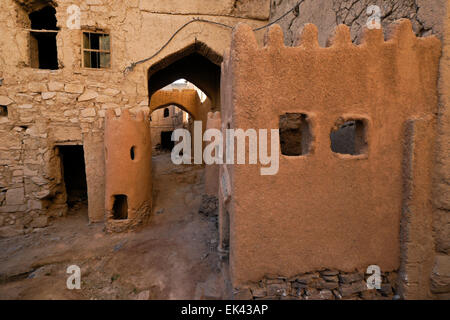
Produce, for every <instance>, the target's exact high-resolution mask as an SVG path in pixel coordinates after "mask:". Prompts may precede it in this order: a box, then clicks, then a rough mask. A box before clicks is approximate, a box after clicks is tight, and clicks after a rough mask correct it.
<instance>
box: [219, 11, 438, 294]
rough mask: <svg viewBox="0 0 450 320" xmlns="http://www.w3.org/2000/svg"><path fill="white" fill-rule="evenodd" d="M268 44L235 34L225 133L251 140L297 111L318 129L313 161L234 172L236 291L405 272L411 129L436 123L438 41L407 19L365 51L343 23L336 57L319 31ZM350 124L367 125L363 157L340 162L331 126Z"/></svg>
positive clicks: (426, 170)
mask: <svg viewBox="0 0 450 320" xmlns="http://www.w3.org/2000/svg"><path fill="white" fill-rule="evenodd" d="M265 43H266V44H265V46H264V47H260V46H258V44H257V42H256V39H255V35H254V33H253V32H252V31H251V29H250V27H248V26H246V25H239V26H238V27H237V28H236V30H235V31H234V33H233V38H232V42H231V50H230V53H229V57H225V58H224V63H223V74H222V91H224V92H223V95H222V103H221V104H222V110H223V113H222V128H224V127H226V126H227V123H228V122H229V123H230V126H231V128H242V129H244V130H245V129H248V128H267V129H278V125H279V116H280V115H283V114H285V113H295V112H298V113H303V114H306V115H307V116H308V118H309V119H310V128H311V134H312V142H311V147H310V151H309V154H307V155H304V156H284V155H280V159H279V160H280V167H279V171H278V173H277V174H276V175H273V176H261V175H260V171H259V169H260V166H259V165H246V166H245V165H234V166H233V168H232V169H231V170H229V173H230V181H231V194H232V196H231V200H230V202H229V204H228V205H227V207H228V209H229V214H230V248H231V251H230V267H231V274H232V278H233V284H234V285H235V286H239V285H242V284H244V283H246V282H247V281H257V280H259V279H261V278H262V277H263V276H264V275H265V274H276V275H282V276H286V277H291V276H294V275H296V274H299V273H304V272H311V271H315V270H321V269H323V268H328V269H337V270H341V271H344V272H350V271H353V270H355V269H365V268H367V267H368V266H369V265H371V264H377V265H379V266H380V267H381V270H382V271H383V272H390V271H395V270H398V269H399V267H400V222H401V219H402V210H405V207H406V205H405V203H404V202H405V200H404V198H405V189H404V183H405V178H404V174H403V170H404V162H405V161H406V160H405V159H407V158H408V157H411V156H412V155H411V154H410V153H411V152H409V153H408V151H407V150H408V149H407V148H406V146H405V142H406V138H405V135H406V123H407V121H413V120H414V119H416V120H417V121H419V120H420V121H422V122H424V123H426V124H427V125H426V127H427V126H433V125H434V121H435V119H434V114H435V112H436V110H437V102H438V97H437V89H436V81H437V74H438V63H439V57H440V42H439V40H438V39H436V38H435V37H429V38H416V37H415V35H414V33H413V31H412V28H411V23H410V21H409V20H402V21H401V22H400V23H398V24H397V25H396V28H395V30H394V31H393V32H392V33H391V38H390V39H389V40H388V41H384V39H383V33H382V30H372V31H368V32H367V33H365V35H364V41H363V43H362V44H361V45H359V46H356V45H354V44H352V42H351V37H350V32H349V29H348V27H346V26H344V25H340V26H338V27H337V28H336V30H335V34H334V36H333V37H332V41H331V42H330V44H331V46H330V47H328V48H323V47H320V46H319V44H318V41H317V28H316V27H315V26H314V25H307V26H306V27H305V28H304V30H303V33H302V35H301V37H300V38H299V42H297V43H296V46H295V47H285V46H284V39H283V33H282V30H281V28H280V27H279V26H273V27H271V29H270V31H269V32H268V33H267V35H266V39H265ZM351 119H354V120H361V121H363V122H364V123H365V124H366V141H367V151H366V153H365V154H362V155H356V156H352V155H342V154H337V153H333V152H332V151H331V149H330V132H331V130H332V128H333V127H334V126H335V125H336V123H338V122H339V121H340V122H342V121H343V120H344V121H346V120H351ZM417 130H419V131H420V132H421V135H420V137H418V138H416V139H415V138H413V139H414V142H415V143H417V144H418V145H420V146H421V148H422V147H423V148H424V150H428V149H427V148H432V147H433V144H432V143H429V142H430V141H434V138H435V137H434V131H433V130H421V129H420V128H419V129H417ZM424 141H427V143H426V144H425V145H423V142H424ZM405 150H406V151H405ZM431 150H432V149H431ZM427 152H428V151H427ZM431 165H432V164H431V163H430V162H426V161H423V162H421V165H420V166H415V167H414V169H412V170H413V174H414V179H413V182H412V184H413V186H421V187H420V188H421V193H420V197H423V199H424V200H423V201H420V200H417V198H415V197H414V196H412V197H411V199H412V201H415V200H417V205H418V206H419V207H415V209H417V210H421V211H423V213H422V214H425V215H430V214H431V207H430V205H429V204H428V202H427V201H428V200H427V199H429V197H428V196H427V195H430V194H431V182H430V181H431V170H430V167H431ZM414 170H417V171H414ZM221 171H222V170H221ZM250 185H251V187H250ZM420 199H422V198H420Z"/></svg>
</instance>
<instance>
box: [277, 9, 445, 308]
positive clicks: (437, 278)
mask: <svg viewBox="0 0 450 320" xmlns="http://www.w3.org/2000/svg"><path fill="white" fill-rule="evenodd" d="M297 2H298V1H296V0H273V1H271V13H270V19H271V20H274V19H276V18H277V17H279V16H280V15H281V14H283V13H284V12H285V11H286V10H288V9H290V8H291V7H292V6H294V5H295V4H296V3H297ZM372 4H374V5H378V6H379V7H380V9H381V25H382V26H383V29H384V30H385V31H384V33H385V36H386V33H387V31H388V30H389V26H390V24H391V23H392V22H393V21H395V20H396V19H400V18H408V19H410V20H411V23H412V28H413V31H414V33H415V34H416V35H417V36H428V35H430V34H433V35H436V36H437V37H438V38H439V39H441V40H442V41H443V44H444V45H443V51H442V58H441V62H440V79H439V100H440V103H439V109H438V127H437V133H438V135H437V139H436V149H435V153H434V156H433V157H434V158H433V161H434V162H435V164H436V166H435V169H434V174H435V177H434V183H433V210H434V211H433V231H434V232H427V233H426V234H425V235H422V236H420V237H424V238H428V240H427V241H430V239H432V238H433V237H434V242H435V246H434V247H435V248H430V247H428V248H426V250H431V251H433V250H436V257H435V263H434V271H433V272H432V279H431V283H430V279H429V277H427V279H425V278H422V279H421V280H419V279H420V278H421V277H420V276H418V274H419V273H422V272H423V267H422V266H421V263H422V262H423V261H422V262H421V258H417V255H419V256H420V254H419V252H415V254H412V257H413V258H412V259H411V260H408V261H409V262H408V263H406V262H405V266H406V265H408V266H409V268H410V270H415V271H411V272H412V273H411V274H410V275H409V277H408V278H409V282H410V283H411V290H409V295H410V297H411V298H414V297H425V296H429V294H428V291H429V290H430V286H431V290H432V293H433V297H434V298H447V299H448V294H449V293H448V292H450V255H449V252H450V251H449V248H450V215H449V214H448V212H449V210H450V205H449V192H450V180H449V177H448V172H450V167H449V165H448V163H449V161H448V157H449V153H448V149H449V148H448V145H449V143H448V139H449V128H450V125H449V121H448V120H447V118H448V106H447V105H448V103H447V101H446V100H447V97H448V93H447V88H448V87H449V84H448V80H447V79H446V78H447V77H446V74H447V73H448V72H447V69H448V68H449V63H448V52H447V49H446V43H447V42H448V38H449V37H450V33H449V29H448V24H449V17H448V15H449V1H448V0H398V1H382V0H376V1H368V0H367V1H366V0H363V1H347V0H333V1H328V0H319V1H316V0H314V1H312V0H304V1H302V3H301V5H300V7H299V10H298V11H295V12H294V13H292V14H289V15H288V16H287V17H286V18H285V19H283V20H282V21H280V22H279V23H280V25H281V27H282V29H283V31H284V33H285V43H286V44H287V45H291V44H292V43H293V41H294V40H295V36H296V34H298V32H299V31H300V30H301V29H302V28H303V26H304V24H305V23H314V24H315V25H317V28H318V33H319V35H318V39H319V43H320V44H321V45H322V46H323V45H325V44H326V42H327V39H328V36H329V35H330V34H331V31H332V30H333V29H334V27H335V26H336V25H338V24H340V23H343V24H345V25H347V26H349V28H350V32H351V39H352V41H353V42H355V43H359V42H360V41H361V38H360V35H361V34H362V33H361V32H360V30H361V29H362V28H363V27H364V26H365V24H366V22H367V19H368V18H369V17H368V15H367V13H366V10H367V7H368V6H369V5H372ZM416 231H417V232H418V233H419V234H420V232H423V231H424V230H416ZM420 237H419V238H420ZM411 246H414V244H411ZM416 248H417V246H416ZM422 250H425V249H422ZM419 251H420V250H419ZM422 253H423V251H422ZM427 255H429V253H427ZM414 257H416V258H414ZM403 259H407V255H405V256H404V257H403ZM427 259H428V258H427ZM427 259H424V260H427ZM405 261H406V260H405ZM425 264H428V262H427V263H425ZM427 268H428V267H427ZM419 283H420V284H419ZM421 294H423V295H421Z"/></svg>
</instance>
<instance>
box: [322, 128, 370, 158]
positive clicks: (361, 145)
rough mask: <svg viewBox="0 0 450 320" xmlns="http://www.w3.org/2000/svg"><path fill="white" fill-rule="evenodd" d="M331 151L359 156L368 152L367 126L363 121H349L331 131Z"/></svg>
mask: <svg viewBox="0 0 450 320" xmlns="http://www.w3.org/2000/svg"><path fill="white" fill-rule="evenodd" d="M330 139H331V150H332V151H333V152H335V153H341V154H350V155H358V154H365V153H366V152H367V141H366V126H365V123H364V121H362V120H349V121H346V122H344V123H343V124H341V125H340V126H338V128H337V129H336V130H333V131H331V134H330Z"/></svg>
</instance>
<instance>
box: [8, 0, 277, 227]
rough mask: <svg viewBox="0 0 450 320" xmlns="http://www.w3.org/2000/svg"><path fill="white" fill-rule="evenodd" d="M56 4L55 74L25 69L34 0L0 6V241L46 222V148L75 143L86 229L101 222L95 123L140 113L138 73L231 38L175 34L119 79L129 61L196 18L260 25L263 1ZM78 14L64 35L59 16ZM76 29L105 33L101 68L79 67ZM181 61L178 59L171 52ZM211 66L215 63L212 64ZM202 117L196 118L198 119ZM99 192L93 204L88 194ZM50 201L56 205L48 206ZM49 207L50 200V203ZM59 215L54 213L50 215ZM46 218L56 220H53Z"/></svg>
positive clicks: (205, 32)
mask: <svg viewBox="0 0 450 320" xmlns="http://www.w3.org/2000/svg"><path fill="white" fill-rule="evenodd" d="M263 2H264V5H261V2H260V1H257V2H256V1H240V2H239V3H238V4H237V6H234V5H233V1H226V2H223V1H214V2H209V1H208V3H207V5H205V2H204V1H198V0H193V1H192V0H190V1H184V0H183V1H181V0H180V1H172V2H170V3H166V2H165V1H164V2H163V1H156V0H142V1H140V0H130V1H106V0H74V1H73V0H70V1H69V0H56V1H52V2H51V3H55V4H57V6H55V10H56V18H57V26H58V28H59V31H58V34H57V36H56V39H57V52H58V64H59V69H58V70H43V69H35V68H31V58H30V32H29V31H28V29H29V28H30V21H29V19H28V14H29V13H30V12H31V11H33V10H35V9H39V8H40V4H42V3H45V1H44V2H42V1H41V2H39V1H27V0H17V1H15V0H2V1H1V2H0V21H2V23H1V24H0V65H1V68H0V78H1V79H2V80H1V85H0V105H3V106H7V108H8V116H7V117H5V116H0V141H1V142H2V143H1V145H0V236H14V235H17V234H22V233H24V232H31V231H32V229H33V227H43V226H45V225H46V223H39V224H38V225H36V224H35V223H34V222H33V221H40V220H39V219H41V220H42V221H44V222H45V221H46V217H48V216H49V212H50V209H51V208H52V204H54V203H55V201H56V200H55V195H56V194H57V193H58V192H59V191H60V190H61V189H63V186H62V185H61V183H62V182H61V179H59V178H58V172H59V171H60V168H59V166H58V164H57V162H58V161H56V160H57V156H56V155H55V150H54V146H55V145H57V144H76V145H83V148H84V153H85V162H86V174H87V188H88V201H89V218H90V221H101V220H102V219H103V217H104V207H105V203H104V198H105V197H104V195H103V193H104V191H102V190H104V183H105V181H104V168H105V165H104V163H105V158H104V154H103V141H104V138H103V131H104V118H105V113H106V111H107V110H113V111H114V113H115V114H116V116H119V115H120V114H121V112H122V111H123V110H125V109H127V110H130V111H131V112H132V113H136V112H137V111H142V110H147V111H148V104H149V96H148V72H147V71H148V69H149V68H150V67H151V66H152V65H154V64H157V63H158V62H159V61H161V60H163V59H165V58H166V57H167V56H170V55H173V54H176V53H178V52H182V51H183V49H184V48H186V47H188V46H193V45H195V43H196V42H201V43H202V44H204V45H205V46H207V49H208V50H209V51H210V52H213V53H215V55H217V56H218V57H219V58H220V57H221V54H222V52H223V50H224V49H225V48H226V47H227V46H228V45H229V42H230V35H231V32H230V30H229V29H226V28H220V27H217V26H214V25H210V24H204V23H193V24H190V25H189V26H188V27H186V28H185V29H184V30H182V31H181V32H179V34H178V35H177V37H176V38H175V39H174V41H172V42H171V43H170V44H169V45H168V46H167V47H166V48H165V49H164V50H163V51H162V52H161V53H160V54H159V55H158V56H156V57H155V58H153V59H152V60H150V61H147V62H146V63H143V64H140V65H138V66H136V67H135V69H134V70H133V71H132V72H129V73H128V74H127V75H124V73H123V70H124V69H125V67H127V66H129V65H130V63H131V62H134V61H138V60H140V59H143V58H147V57H149V56H151V55H152V54H154V53H155V52H156V51H157V50H159V49H160V48H161V46H162V45H163V44H164V43H165V42H166V41H167V40H168V39H169V38H170V36H171V35H172V34H173V32H175V31H176V30H177V29H178V28H179V27H180V26H181V25H183V24H184V23H186V22H188V21H190V20H191V19H192V18H193V17H197V16H198V15H199V14H200V15H201V16H202V17H203V18H205V19H210V20H214V21H218V22H222V23H226V24H229V25H235V24H237V23H238V22H242V21H245V22H246V23H249V24H251V25H252V26H254V27H258V26H261V25H263V24H265V23H266V22H267V19H268V16H269V1H263ZM73 4H74V5H77V6H79V8H80V10H81V30H76V29H69V28H68V27H67V25H66V22H67V21H68V20H69V19H70V14H69V13H68V12H67V9H68V7H69V6H70V5H73ZM83 31H103V32H106V33H108V34H110V39H111V67H110V68H108V69H88V68H83V67H81V48H82V32H83ZM181 56H182V54H181ZM215 63H220V60H219V61H216V62H215ZM205 117H206V113H205ZM96 194H99V195H100V196H98V197H97V196H94V195H96ZM58 201H59V200H58ZM56 202H57V201H56ZM55 210H60V209H58V208H57V209H55ZM55 215H59V213H56V214H55Z"/></svg>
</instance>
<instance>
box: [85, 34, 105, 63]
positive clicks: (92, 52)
mask: <svg viewBox="0 0 450 320" xmlns="http://www.w3.org/2000/svg"><path fill="white" fill-rule="evenodd" d="M110 66H111V49H110V38H109V34H106V33H95V32H83V67H85V68H96V69H99V68H109V67H110Z"/></svg>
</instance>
